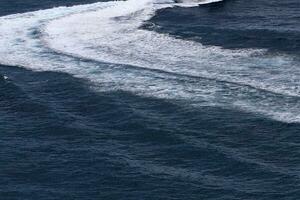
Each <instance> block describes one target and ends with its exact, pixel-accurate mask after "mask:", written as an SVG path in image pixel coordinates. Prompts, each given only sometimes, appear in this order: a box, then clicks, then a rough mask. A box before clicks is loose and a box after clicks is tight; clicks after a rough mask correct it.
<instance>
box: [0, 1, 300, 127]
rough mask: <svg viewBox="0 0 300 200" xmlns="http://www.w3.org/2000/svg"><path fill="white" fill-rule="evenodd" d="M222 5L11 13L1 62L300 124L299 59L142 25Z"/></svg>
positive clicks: (0, 31)
mask: <svg viewBox="0 0 300 200" xmlns="http://www.w3.org/2000/svg"><path fill="white" fill-rule="evenodd" d="M218 1H220V0H207V1H193V0H190V1H188V0H186V1H176V2H174V1H169V0H166V1H155V0H128V1H111V2H101V3H95V4H89V5H80V6H73V7H59V8H53V9H48V10H41V11H36V12H31V13H24V14H16V15H10V16H4V17H1V18H0V63H2V64H6V65H13V66H22V67H26V68H30V69H32V70H43V71H61V72H66V73H70V74H73V75H74V76H76V77H80V78H85V79H87V80H89V81H91V82H93V83H95V85H96V87H97V89H98V90H105V91H111V90H126V91H130V92H133V93H135V94H137V95H146V96H150V97H154V98H162V99H173V100H181V101H182V102H185V103H187V104H189V105H191V106H207V105H214V106H221V107H232V108H234V109H240V110H245V111H247V112H253V113H257V114H259V115H264V116H268V117H271V118H273V119H275V120H279V121H284V122H289V123H299V122H300V105H299V104H298V102H299V97H300V69H299V62H298V61H297V60H296V59H294V58H293V57H291V56H289V55H273V54H271V53H268V52H267V50H264V49H243V50H229V49H223V48H221V47H217V46H204V45H202V44H200V43H198V42H195V41H187V40H183V39H177V38H174V37H171V36H169V35H167V34H160V33H156V32H154V31H151V30H144V29H142V28H140V27H141V26H142V25H143V24H144V22H145V21H147V20H149V19H151V17H153V16H154V15H155V12H156V11H157V10H158V9H164V8H167V7H173V6H183V7H189V6H195V5H198V4H207V3H213V2H218Z"/></svg>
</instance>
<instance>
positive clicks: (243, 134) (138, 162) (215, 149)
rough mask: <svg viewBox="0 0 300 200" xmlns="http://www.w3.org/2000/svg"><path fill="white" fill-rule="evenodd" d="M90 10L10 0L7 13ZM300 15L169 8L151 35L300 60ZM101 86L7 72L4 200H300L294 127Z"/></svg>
mask: <svg viewBox="0 0 300 200" xmlns="http://www.w3.org/2000/svg"><path fill="white" fill-rule="evenodd" d="M91 2H96V1H80V0H77V1H67V0H61V1H55V0H52V1H50V0H48V1H43V2H40V1H37V0H30V1H29V0H28V1H17V0H14V1H12V0H10V1H5V0H4V1H3V0H2V1H0V15H8V14H13V13H21V12H27V11H33V10H39V9H45V8H51V7H53V6H59V5H61V6H62V5H71V4H72V5H73V4H82V3H91ZM299 9H300V5H299V1H298V0H286V1H280V2H279V1H275V0H274V1H273V0H268V1H267V0H253V1H245V0H228V1H224V2H219V3H214V4H209V5H203V6H200V7H194V8H182V7H175V8H167V9H163V10H160V11H158V13H157V15H155V16H154V17H153V18H152V19H151V20H150V22H145V27H144V28H145V29H153V24H154V27H155V28H154V29H155V31H157V32H160V33H164V34H170V35H171V36H173V37H177V38H181V39H185V40H191V41H196V42H201V43H202V44H204V45H216V46H222V47H224V48H226V49H246V48H265V49H267V51H269V54H271V55H274V54H286V55H290V56H291V57H293V58H294V59H295V62H297V59H298V56H299V52H300V12H299ZM151 27H152V28H151ZM86 62H87V63H88V62H89V61H86ZM228 65H230V63H228ZM105 67H107V66H105ZM299 67H300V66H299ZM117 69H118V68H117ZM124 73H128V72H127V71H126V70H124ZM151 73H152V74H154V75H153V76H159V72H157V74H155V73H156V72H151ZM4 76H6V77H7V78H4ZM181 81H183V82H184V84H189V81H192V80H188V81H186V80H184V79H183V80H181ZM193 81H194V82H201V81H202V80H198V79H196V80H193ZM205 81H211V82H213V83H212V84H223V85H224V87H226V85H227V83H224V82H218V81H215V80H205ZM215 82H217V83H215ZM93 84H94V83H92V82H91V81H90V80H87V79H85V78H78V77H74V76H72V74H68V73H63V72H51V71H34V70H30V69H26V68H23V67H19V66H3V65H0V149H1V151H0V177H1V178H0V199H1V200H2V199H3V200H15V199H16V200H17V199H18V200H19V199H20V200H25V199H26V200H27V199H28V200H35V199H43V200H44V199H49V200H50V199H51V200H52V199H64V200H68V199H70V200H71V199H72V200H74V199H78V200H84V199H86V200H91V199H136V200H140V199H153V200H158V199H162V200H166V199H213V200H217V199H220V200H234V199H239V200H252V199H259V200H276V199H278V200H283V199H284V200H297V199H300V135H299V134H300V123H298V122H297V120H296V119H295V120H294V121H293V122H288V121H286V120H276V119H274V118H272V117H268V116H265V115H263V114H261V113H259V112H247V111H242V110H241V109H234V108H232V107H226V106H224V107H222V106H213V105H207V106H200V107H193V106H191V105H190V101H186V100H180V99H179V100H178V99H177V100H175V99H168V98H166V99H163V98H156V97H151V96H147V95H145V96H143V95H138V94H135V93H134V92H130V91H126V90H122V89H116V90H113V91H101V90H94V89H93V88H91V85H93ZM243 87H244V86H243ZM246 89H247V88H246V86H245V90H246ZM237 91H239V90H237ZM237 93H238V92H237ZM221 94H222V93H221ZM264 95H266V96H267V95H268V94H264ZM278 98H279V99H280V98H281V95H279V97H278ZM282 98H283V99H284V100H285V98H287V97H282ZM288 98H290V101H293V103H294V104H297V101H299V98H298V97H288ZM283 103H286V102H285V101H284V102H283Z"/></svg>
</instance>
